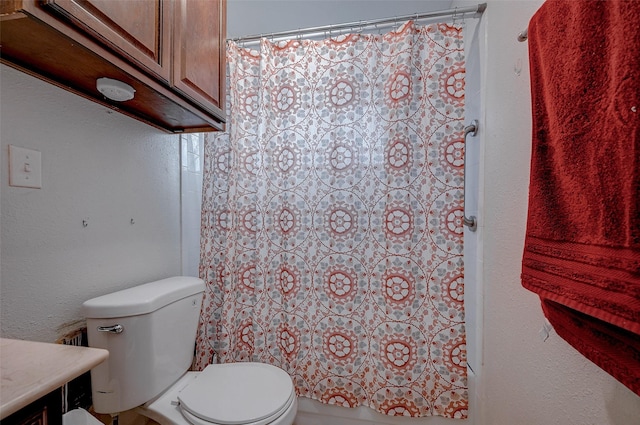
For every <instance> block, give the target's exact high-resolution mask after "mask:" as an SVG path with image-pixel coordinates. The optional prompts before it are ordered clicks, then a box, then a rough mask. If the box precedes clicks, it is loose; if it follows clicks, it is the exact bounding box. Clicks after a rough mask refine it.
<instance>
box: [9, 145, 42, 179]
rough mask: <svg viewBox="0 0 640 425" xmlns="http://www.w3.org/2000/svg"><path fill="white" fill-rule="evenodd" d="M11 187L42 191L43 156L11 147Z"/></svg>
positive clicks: (38, 152)
mask: <svg viewBox="0 0 640 425" xmlns="http://www.w3.org/2000/svg"><path fill="white" fill-rule="evenodd" d="M9 186H16V187H31V188H34V189H42V154H41V153H40V151H36V150H33V149H26V148H21V147H19V146H13V145H9Z"/></svg>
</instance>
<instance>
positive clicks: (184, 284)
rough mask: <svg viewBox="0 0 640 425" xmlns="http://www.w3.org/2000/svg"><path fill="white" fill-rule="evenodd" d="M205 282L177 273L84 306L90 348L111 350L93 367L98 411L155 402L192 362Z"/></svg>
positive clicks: (94, 402)
mask: <svg viewBox="0 0 640 425" xmlns="http://www.w3.org/2000/svg"><path fill="white" fill-rule="evenodd" d="M203 291H204V282H203V281H202V280H201V279H198V278H194V277H171V278H168V279H163V280H158V281H155V282H151V283H146V284H144V285H140V286H136V287H133V288H129V289H125V290H122V291H118V292H114V293H111V294H107V295H103V296H101V297H97V298H93V299H91V300H88V301H86V302H85V303H84V304H83V305H82V309H83V313H84V316H85V317H86V318H87V334H88V338H89V346H90V347H97V348H105V349H107V350H109V359H108V360H107V361H105V362H103V363H102V364H100V365H98V366H97V367H95V368H94V369H92V370H91V391H92V395H93V404H94V409H95V411H96V412H98V413H118V412H122V411H125V410H129V409H132V408H134V407H137V406H139V405H141V404H144V403H146V402H147V401H149V400H151V399H152V398H154V397H155V396H157V395H158V394H160V393H161V392H162V391H164V390H165V389H166V388H168V387H169V386H170V385H171V384H173V383H174V382H175V381H176V380H177V379H178V378H180V376H182V375H183V374H184V373H185V372H186V371H187V370H188V369H189V367H190V366H191V362H192V360H193V353H194V347H195V340H196V332H197V327H198V318H199V316H200V307H201V304H202V293H203Z"/></svg>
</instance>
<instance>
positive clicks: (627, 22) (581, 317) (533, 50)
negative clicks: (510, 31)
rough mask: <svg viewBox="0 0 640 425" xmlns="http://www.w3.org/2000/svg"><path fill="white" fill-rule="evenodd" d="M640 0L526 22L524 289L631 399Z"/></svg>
mask: <svg viewBox="0 0 640 425" xmlns="http://www.w3.org/2000/svg"><path fill="white" fill-rule="evenodd" d="M638 22H640V1H629V0H607V1H575V0H547V1H546V2H545V3H544V4H543V5H542V6H541V8H540V9H539V10H538V11H537V12H536V14H535V15H534V16H533V18H532V19H531V22H530V23H529V30H528V33H529V55H530V67H531V91H532V108H533V146H532V158H531V182H530V188H529V214H528V221H527V234H526V239H525V248H524V256H523V267H522V284H523V286H524V287H525V288H527V289H530V290H531V291H533V292H536V293H537V294H539V295H540V298H541V300H542V304H543V309H544V312H545V315H546V316H547V318H548V319H549V321H550V322H551V323H552V325H553V326H554V328H555V329H556V331H557V332H558V334H559V335H560V336H561V337H563V338H564V339H565V340H567V341H568V342H569V343H570V344H571V345H573V346H574V347H575V348H576V349H577V350H578V351H580V352H581V353H583V354H584V355H585V356H586V357H587V358H589V359H590V360H591V361H593V362H594V363H596V364H597V365H598V366H600V367H601V368H603V369H604V370H606V371H607V372H609V373H610V374H611V375H612V376H614V377H615V378H616V379H618V380H619V381H621V382H622V383H623V384H625V385H626V386H628V387H629V388H631V389H632V390H633V391H634V392H636V393H637V394H638V395H640V30H639V26H638Z"/></svg>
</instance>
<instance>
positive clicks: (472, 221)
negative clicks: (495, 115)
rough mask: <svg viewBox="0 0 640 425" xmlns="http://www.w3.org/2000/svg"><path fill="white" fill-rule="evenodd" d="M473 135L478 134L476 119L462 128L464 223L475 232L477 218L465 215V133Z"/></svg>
mask: <svg viewBox="0 0 640 425" xmlns="http://www.w3.org/2000/svg"><path fill="white" fill-rule="evenodd" d="M469 134H471V136H475V135H476V134H478V120H473V121H471V124H469V125H468V126H466V127H465V128H464V183H463V186H462V196H463V199H464V206H463V211H464V213H463V214H464V219H463V222H464V225H465V226H467V227H468V228H469V230H471V231H472V232H475V231H476V229H477V228H478V220H477V219H476V217H475V216H473V215H472V216H471V217H467V135H469Z"/></svg>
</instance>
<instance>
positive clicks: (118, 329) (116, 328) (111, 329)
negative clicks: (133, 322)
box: [98, 325, 124, 334]
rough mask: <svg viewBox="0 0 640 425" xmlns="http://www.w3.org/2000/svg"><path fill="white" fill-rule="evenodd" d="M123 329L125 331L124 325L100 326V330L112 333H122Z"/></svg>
mask: <svg viewBox="0 0 640 425" xmlns="http://www.w3.org/2000/svg"><path fill="white" fill-rule="evenodd" d="M122 331H124V326H122V325H113V326H98V332H109V333H110V334H121V333H122Z"/></svg>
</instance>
